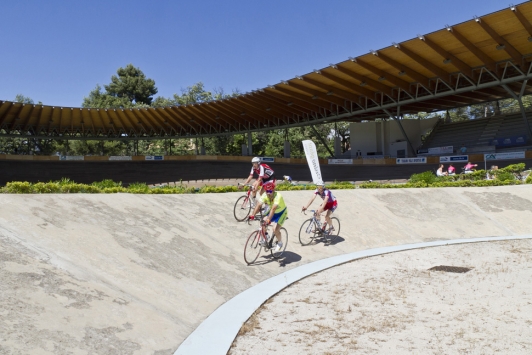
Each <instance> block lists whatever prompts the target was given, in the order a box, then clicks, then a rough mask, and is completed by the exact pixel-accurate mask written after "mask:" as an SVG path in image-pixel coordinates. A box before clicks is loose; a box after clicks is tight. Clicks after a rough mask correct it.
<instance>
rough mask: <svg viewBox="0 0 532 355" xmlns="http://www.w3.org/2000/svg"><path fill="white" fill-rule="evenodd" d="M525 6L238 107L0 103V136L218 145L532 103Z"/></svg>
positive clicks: (247, 99)
mask: <svg viewBox="0 0 532 355" xmlns="http://www.w3.org/2000/svg"><path fill="white" fill-rule="evenodd" d="M530 79H532V1H527V2H525V3H523V4H520V5H517V6H513V7H510V8H506V9H503V10H501V11H498V12H495V13H492V14H489V15H486V16H482V17H480V18H477V19H474V20H471V21H468V22H464V23H461V24H458V25H454V26H449V27H448V28H445V29H443V30H440V31H437V32H433V33H430V34H427V35H423V36H419V37H416V38H414V39H411V40H409V41H406V42H402V43H399V44H394V45H393V46H390V47H387V48H383V49H380V50H377V51H373V52H371V53H368V54H365V55H361V56H359V57H356V58H350V59H349V60H346V61H344V62H341V63H338V64H335V65H331V66H329V67H326V68H323V69H321V70H316V71H314V72H311V73H309V74H306V75H302V76H298V77H296V78H294V79H291V80H288V81H284V82H281V83H279V84H277V85H273V86H269V87H267V88H264V89H260V90H257V91H253V92H250V93H246V94H243V95H240V96H238V97H235V98H230V99H224V100H217V101H211V102H207V103H201V104H193V105H185V106H173V107H165V108H142V109H88V108H69V107H52V106H41V105H31V104H21V103H14V102H9V101H0V130H1V131H0V135H4V136H11V135H16V136H20V135H31V136H33V137H43V138H44V137H47V138H52V137H56V138H57V137H59V136H61V137H63V138H67V139H131V138H133V139H135V138H141V137H142V138H148V137H152V138H155V137H168V138H170V137H186V136H216V135H223V134H234V133H238V132H249V131H258V130H270V129H276V128H286V127H295V126H304V125H311V124H314V123H320V122H334V121H361V120H372V119H375V118H378V117H389V116H390V115H392V116H397V115H399V114H403V113H417V112H432V111H440V110H445V109H450V108H455V107H459V106H464V105H472V104H476V103H481V102H486V101H493V100H497V99H503V98H509V97H513V96H514V95H516V96H519V95H527V94H531V93H532V80H530Z"/></svg>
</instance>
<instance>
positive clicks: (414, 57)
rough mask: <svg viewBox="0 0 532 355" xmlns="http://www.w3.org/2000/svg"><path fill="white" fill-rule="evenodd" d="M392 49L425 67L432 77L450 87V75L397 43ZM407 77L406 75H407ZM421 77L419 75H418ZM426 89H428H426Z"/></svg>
mask: <svg viewBox="0 0 532 355" xmlns="http://www.w3.org/2000/svg"><path fill="white" fill-rule="evenodd" d="M394 47H395V48H397V49H398V50H400V51H401V52H403V53H404V54H406V55H407V56H408V57H410V58H411V59H412V60H413V61H415V62H416V63H418V64H420V65H421V66H423V67H425V68H426V69H427V70H429V71H430V72H431V73H433V74H434V75H436V76H438V77H439V78H440V80H443V81H444V82H445V83H447V85H449V86H450V87H452V80H451V74H450V73H448V72H446V71H445V70H443V69H441V68H439V67H437V66H436V65H434V64H432V63H431V62H430V61H428V60H426V59H425V58H423V57H421V56H420V55H418V54H416V53H414V52H413V51H411V50H410V49H408V48H406V47H405V46H404V45H401V44H399V43H397V44H394ZM407 75H408V74H407ZM419 75H421V74H419ZM427 89H428V88H427Z"/></svg>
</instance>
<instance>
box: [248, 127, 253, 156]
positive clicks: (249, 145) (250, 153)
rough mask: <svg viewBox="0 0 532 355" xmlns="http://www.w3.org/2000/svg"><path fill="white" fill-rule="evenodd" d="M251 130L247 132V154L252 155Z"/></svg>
mask: <svg viewBox="0 0 532 355" xmlns="http://www.w3.org/2000/svg"><path fill="white" fill-rule="evenodd" d="M251 138H252V137H251V131H249V132H248V155H249V156H252V155H253V144H252V143H253V142H252V139H251Z"/></svg>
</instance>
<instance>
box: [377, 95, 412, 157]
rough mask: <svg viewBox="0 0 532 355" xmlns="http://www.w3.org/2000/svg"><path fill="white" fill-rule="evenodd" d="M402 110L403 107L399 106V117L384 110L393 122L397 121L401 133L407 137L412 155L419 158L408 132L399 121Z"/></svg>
mask: <svg viewBox="0 0 532 355" xmlns="http://www.w3.org/2000/svg"><path fill="white" fill-rule="evenodd" d="M400 109H401V106H397V116H394V115H392V113H391V112H390V111H388V110H387V109H384V112H386V114H387V115H388V116H389V117H390V118H391V119H392V120H395V121H396V122H397V124H398V125H399V128H400V129H401V132H403V136H404V137H405V139H406V141H407V143H408V146H409V147H410V150H411V151H412V154H413V155H414V156H416V157H417V152H416V150H415V149H414V147H413V146H412V142H410V138H408V136H407V135H406V131H405V129H404V127H403V125H402V124H401V120H400V119H399V111H400Z"/></svg>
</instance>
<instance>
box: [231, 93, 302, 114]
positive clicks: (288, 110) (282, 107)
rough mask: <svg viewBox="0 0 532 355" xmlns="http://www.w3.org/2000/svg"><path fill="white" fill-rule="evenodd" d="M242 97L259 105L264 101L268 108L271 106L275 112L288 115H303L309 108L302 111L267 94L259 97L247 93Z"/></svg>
mask: <svg viewBox="0 0 532 355" xmlns="http://www.w3.org/2000/svg"><path fill="white" fill-rule="evenodd" d="M240 99H241V100H242V99H245V100H248V101H251V102H253V103H255V104H257V105H260V104H262V103H266V104H267V105H268V107H266V110H268V108H271V109H272V110H273V111H274V112H277V113H280V114H284V115H286V116H288V115H296V116H301V115H302V114H304V113H306V112H307V111H308V110H305V111H301V110H300V109H295V108H292V107H290V106H288V105H286V103H284V104H282V103H279V102H278V101H275V100H271V99H269V98H268V97H266V95H262V97H261V98H258V97H256V96H255V95H253V94H251V95H246V97H245V98H242V97H241V98H240Z"/></svg>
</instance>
